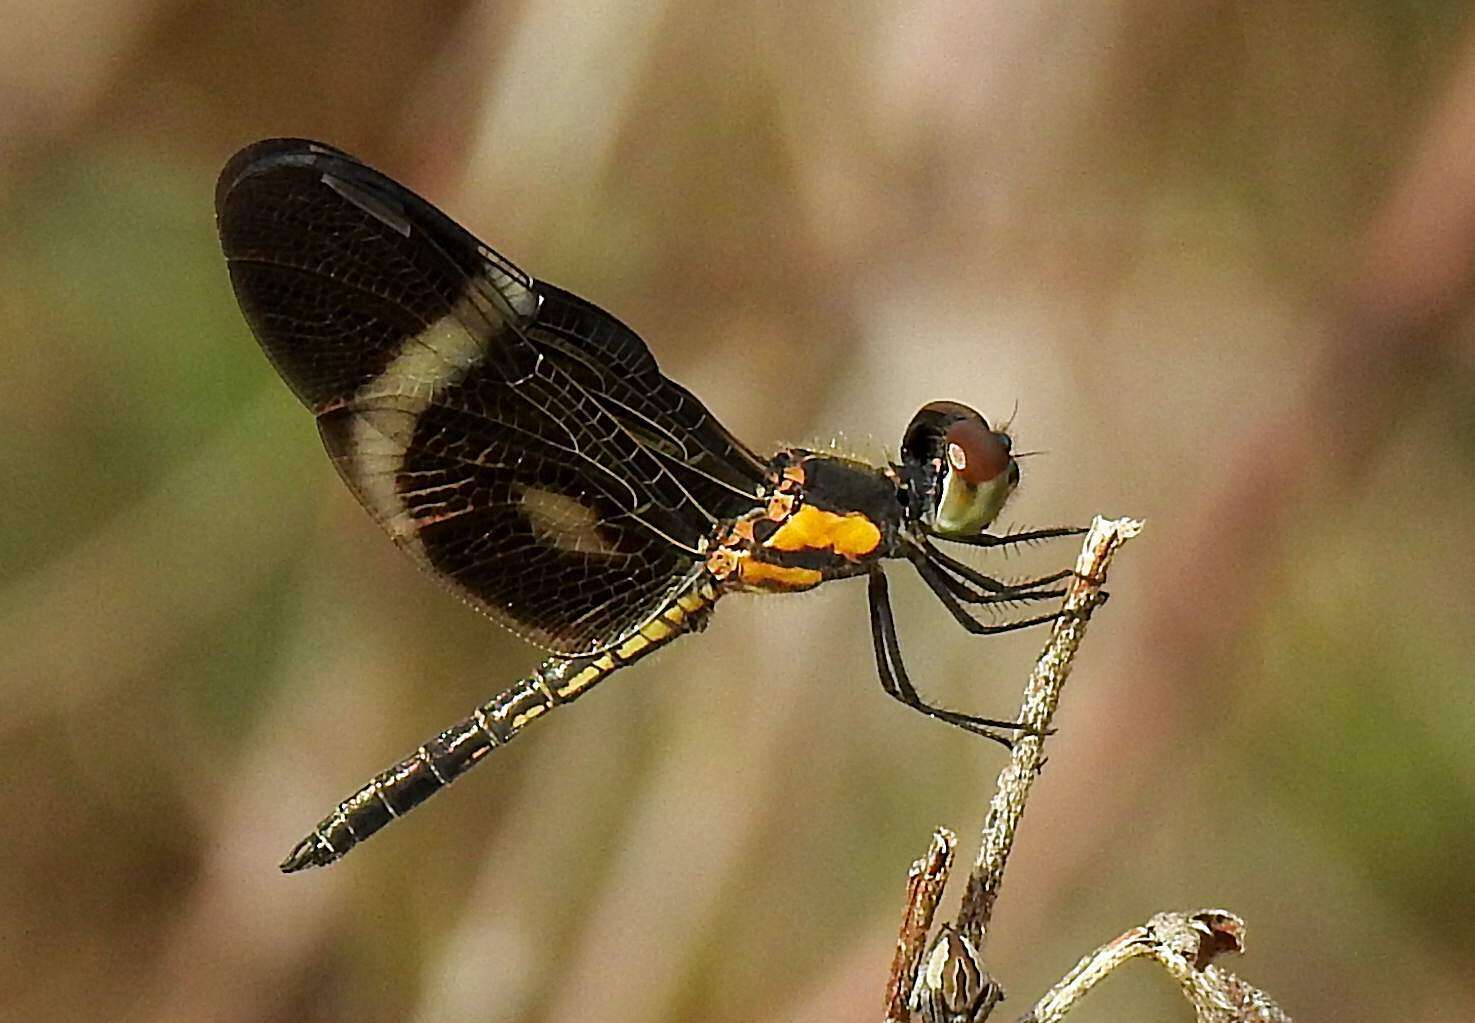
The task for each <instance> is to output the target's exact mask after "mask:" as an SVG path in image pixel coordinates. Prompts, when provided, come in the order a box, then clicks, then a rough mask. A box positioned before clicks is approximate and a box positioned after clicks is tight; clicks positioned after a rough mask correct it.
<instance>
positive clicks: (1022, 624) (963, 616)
mask: <svg viewBox="0 0 1475 1023" xmlns="http://www.w3.org/2000/svg"><path fill="white" fill-rule="evenodd" d="M917 574H918V575H920V576H921V577H922V581H923V582H925V583H926V584H927V586H928V587H929V588H930V589H931V590H932V592H933V593H935V594H937V599H938V600H940V601H942V606H943V607H945V608H947V609H948V612H949V613H950V614H951V615H952V616H953V617H954V618H956V619H957V620H958V624H959V625H961V626H963V628H965V629H967V630H968V631H969V632H971V633H972V634H973V635H975V636H995V635H998V634H999V633H1001V632H1013V631H1015V630H1016V629H1028V628H1030V627H1031V626H1033V625H1044V624H1045V623H1047V622H1053V621H1054V620H1055V619H1057V618H1059V617H1060V612H1059V611H1053V612H1051V613H1050V614H1047V615H1035V616H1034V617H1033V618H1021V619H1020V620H1019V621H1016V622H1003V623H1001V624H999V625H989V624H987V623H985V622H980V621H979V620H978V619H976V618H974V617H973V616H972V615H970V614H969V613H968V609H967V608H965V607H964V606H963V605H962V603H961V602H960V601H959V600H958V598H957V597H955V596H953V593H952V591H951V590H949V589H948V586H947V583H946V582H945V581H944V580H943V578H942V574H941V573H940V572H938V570H937V569H935V568H933V567H932V566H931V565H929V564H927V563H926V562H925V561H923V562H919V563H918V564H917Z"/></svg>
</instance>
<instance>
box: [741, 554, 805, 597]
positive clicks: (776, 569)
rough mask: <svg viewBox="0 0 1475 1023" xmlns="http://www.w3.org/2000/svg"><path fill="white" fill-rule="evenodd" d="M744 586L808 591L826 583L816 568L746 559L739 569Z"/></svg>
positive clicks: (759, 588)
mask: <svg viewBox="0 0 1475 1023" xmlns="http://www.w3.org/2000/svg"><path fill="white" fill-rule="evenodd" d="M738 578H739V579H741V580H742V581H743V585H744V586H751V587H753V588H754V589H757V590H778V591H783V590H808V589H813V588H814V587H816V586H818V585H819V584H820V583H822V582H824V578H825V577H824V573H823V572H821V571H819V570H818V569H814V568H789V567H786V566H784V565H770V564H768V563H767V562H763V561H758V560H756V559H754V558H744V559H743V560H742V564H741V565H740V566H739V567H738Z"/></svg>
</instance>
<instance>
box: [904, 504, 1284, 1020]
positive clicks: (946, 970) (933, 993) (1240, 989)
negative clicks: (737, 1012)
mask: <svg viewBox="0 0 1475 1023" xmlns="http://www.w3.org/2000/svg"><path fill="white" fill-rule="evenodd" d="M1141 528H1142V523H1140V522H1138V521H1136V520H1134V519H1114V520H1106V519H1102V518H1100V517H1098V518H1097V519H1096V520H1095V522H1093V523H1092V524H1091V529H1090V531H1089V532H1088V533H1087V535H1086V539H1085V542H1084V543H1083V544H1082V547H1081V554H1080V557H1079V558H1078V559H1077V560H1076V568H1075V572H1076V578H1075V581H1074V582H1073V583H1072V585H1071V587H1070V589H1069V590H1068V591H1067V592H1066V597H1065V604H1064V606H1063V608H1062V610H1061V616H1060V619H1059V620H1058V621H1057V622H1056V623H1055V627H1054V630H1053V631H1052V632H1051V635H1050V641H1049V642H1048V643H1047V644H1046V646H1045V649H1044V651H1043V652H1042V653H1041V654H1040V656H1039V659H1038V660H1036V662H1035V667H1034V670H1033V671H1032V672H1031V673H1030V677H1029V682H1028V684H1027V685H1026V686H1025V691H1024V701H1023V704H1022V706H1021V707H1020V711H1019V716H1018V720H1019V721H1020V722H1021V723H1022V724H1024V725H1026V726H1027V727H1028V729H1029V731H1021V732H1018V733H1016V734H1015V736H1014V749H1013V751H1012V753H1011V754H1010V758H1009V763H1008V765H1007V766H1006V767H1005V768H1004V769H1003V770H1002V771H1001V772H999V777H998V781H997V785H996V788H995V792H994V797H993V800H992V802H991V803H990V804H989V812H988V816H987V818H986V819H985V820H984V825H983V833H982V835H981V838H980V843H979V851H978V858H977V859H976V860H975V861H974V864H973V869H972V870H971V871H970V872H969V875H968V887H967V889H966V890H965V891H964V893H963V900H962V905H961V906H960V907H959V910H958V916H957V919H956V920H955V921H954V923H952V924H944V925H943V926H942V928H941V929H940V931H939V934H938V936H937V938H936V939H935V940H934V941H933V943H932V951H931V952H930V953H929V954H928V955H927V956H926V958H925V962H924V960H923V957H922V955H921V950H922V947H923V945H924V944H925V942H926V936H927V931H928V928H929V927H930V925H931V920H932V916H933V914H934V912H935V910H936V907H937V903H938V900H939V899H940V898H941V896H942V886H943V884H944V883H945V882H946V880H947V874H948V868H949V866H950V864H951V862H952V854H953V844H954V839H953V837H952V835H951V833H949V832H947V831H946V830H945V829H939V830H938V831H937V833H936V834H934V836H933V840H932V847H931V848H930V849H929V851H928V853H927V855H926V856H924V857H923V858H922V859H919V860H917V861H916V862H915V863H914V864H912V870H911V873H910V874H909V875H908V879H907V909H906V913H905V915H904V917H903V919H902V927H901V933H900V935H899V936H898V938H897V950H896V957H895V959H894V960H893V962H892V966H891V977H890V981H889V983H888V984H887V988H886V1020H887V1023H905V1021H907V1020H908V1019H909V1018H910V1013H911V1012H917V1013H919V1014H920V1015H921V1016H922V1018H923V1019H924V1020H926V1021H927V1023H976V1021H980V1020H983V1019H985V1018H987V1016H988V1015H989V1013H990V1012H991V1011H993V1008H994V1006H995V1005H996V1004H997V1003H998V1002H999V1001H1000V1000H1001V999H1002V998H1003V989H1002V988H1001V987H1000V986H999V984H998V983H997V982H996V981H995V980H994V979H993V978H992V977H991V976H990V975H989V974H988V972H987V971H986V970H985V969H984V966H983V962H982V954H981V949H982V948H983V943H984V939H985V937H986V936H987V933H988V925H989V921H990V920H991V919H992V916H993V910H994V905H995V903H996V902H997V901H998V896H999V889H1000V887H1001V886H1002V885H1003V880H1004V867H1005V865H1006V863H1007V862H1008V859H1009V851H1010V849H1011V848H1013V845H1014V836H1015V834H1016V833H1017V831H1018V828H1019V821H1020V818H1021V816H1022V815H1023V813H1024V804H1025V801H1026V799H1027V798H1028V797H1029V791H1030V788H1031V786H1032V785H1033V784H1034V780H1035V778H1036V776H1037V775H1038V774H1039V773H1040V768H1041V767H1042V766H1043V765H1044V750H1043V746H1044V739H1043V738H1042V737H1043V736H1044V735H1045V734H1047V733H1048V730H1049V726H1050V721H1051V719H1052V718H1053V717H1054V715H1055V710H1056V708H1057V707H1058V706H1059V704H1060V695H1061V692H1062V690H1063V689H1064V687H1065V680H1066V678H1067V677H1068V676H1069V674H1070V668H1071V662H1072V660H1073V659H1074V657H1075V653H1076V650H1077V649H1079V647H1080V644H1081V639H1082V637H1083V636H1084V635H1085V631H1086V623H1087V622H1088V621H1089V619H1090V617H1091V612H1092V611H1094V610H1095V609H1096V608H1097V607H1099V606H1100V605H1101V603H1102V601H1103V600H1105V596H1106V595H1105V594H1104V593H1103V592H1102V590H1101V587H1102V585H1103V584H1104V582H1105V579H1106V570H1107V567H1108V566H1109V565H1110V562H1111V559H1112V556H1113V555H1114V554H1115V553H1116V550H1117V548H1119V547H1120V546H1121V545H1122V544H1123V543H1125V542H1126V541H1127V540H1130V539H1131V538H1132V537H1134V536H1136V535H1137V533H1138V532H1139V531H1140V530H1141ZM1243 940H1244V921H1242V920H1240V919H1239V918H1238V917H1236V916H1234V915H1233V914H1232V913H1229V912H1228V911H1226V910H1217V909H1205V910H1199V911H1198V912H1196V913H1191V914H1190V913H1161V914H1159V915H1157V916H1155V917H1153V918H1152V919H1151V920H1149V921H1148V922H1147V924H1145V925H1144V926H1142V927H1136V928H1133V929H1132V930H1129V931H1127V932H1126V933H1124V934H1122V935H1121V936H1119V937H1118V938H1116V939H1115V940H1113V941H1111V942H1108V943H1107V944H1105V945H1103V946H1102V947H1101V948H1099V949H1097V950H1096V951H1095V952H1093V953H1092V954H1091V955H1089V956H1087V957H1086V958H1084V959H1082V960H1081V961H1080V963H1078V964H1077V965H1076V967H1075V969H1074V970H1072V971H1071V972H1070V973H1069V974H1068V975H1067V976H1066V977H1065V978H1064V979H1063V980H1062V981H1061V982H1060V983H1059V984H1057V985H1056V986H1055V987H1054V988H1052V989H1051V990H1050V991H1049V992H1048V993H1047V994H1046V995H1045V996H1044V997H1043V998H1041V999H1040V1000H1039V1002H1037V1003H1036V1004H1035V1006H1034V1008H1033V1009H1031V1010H1030V1011H1029V1012H1028V1013H1026V1014H1025V1015H1024V1016H1023V1017H1022V1018H1021V1023H1056V1021H1058V1020H1059V1019H1061V1018H1062V1017H1063V1016H1064V1015H1065V1013H1066V1012H1068V1011H1069V1010H1070V1009H1071V1008H1072V1007H1073V1006H1074V1005H1075V1004H1076V1003H1077V1002H1078V1001H1079V1000H1080V999H1081V998H1082V997H1083V996H1084V995H1085V994H1086V992H1087V991H1089V990H1091V988H1092V987H1094V986H1095V985H1096V984H1097V983H1098V982H1099V981H1100V980H1101V979H1102V978H1103V977H1105V976H1106V974H1108V973H1110V972H1111V971H1112V970H1113V969H1115V968H1116V967H1118V966H1120V965H1121V964H1122V963H1124V962H1126V961H1127V960H1129V959H1134V958H1138V957H1143V956H1146V957H1148V958H1151V959H1154V960H1155V961H1157V962H1158V963H1159V964H1161V965H1162V966H1163V968H1164V969H1166V970H1167V971H1168V972H1169V973H1171V974H1172V975H1173V977H1174V978H1175V979H1177V980H1178V982H1179V985H1180V986H1181V987H1182V989H1183V993H1184V997H1185V998H1187V999H1188V1000H1189V1002H1190V1003H1191V1004H1192V1005H1193V1007H1194V1011H1195V1013H1196V1014H1197V1017H1198V1020H1199V1023H1290V1017H1289V1016H1287V1015H1286V1014H1285V1013H1284V1012H1282V1011H1281V1010H1280V1008H1279V1007H1277V1006H1276V1005H1275V1003H1274V1002H1273V1001H1272V1000H1271V999H1270V997H1269V996H1268V995H1266V994H1265V993H1264V992H1262V991H1259V990H1258V989H1256V988H1253V987H1251V986H1249V985H1248V984H1246V983H1244V982H1243V981H1241V980H1240V979H1239V978H1238V977H1236V976H1235V975H1234V974H1232V973H1229V972H1228V971H1226V970H1221V969H1220V968H1219V967H1217V966H1214V965H1213V962H1212V961H1213V959H1214V958H1215V957H1216V956H1218V955H1220V954H1221V953H1223V952H1226V951H1234V952H1242V951H1243V949H1244V944H1243ZM908 992H910V997H909V996H908Z"/></svg>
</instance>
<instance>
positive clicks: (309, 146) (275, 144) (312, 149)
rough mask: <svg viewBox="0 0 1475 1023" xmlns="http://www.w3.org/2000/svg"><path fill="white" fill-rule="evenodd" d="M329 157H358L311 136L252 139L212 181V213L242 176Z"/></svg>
mask: <svg viewBox="0 0 1475 1023" xmlns="http://www.w3.org/2000/svg"><path fill="white" fill-rule="evenodd" d="M323 156H326V157H331V158H334V159H339V160H352V161H353V162H354V163H358V162H359V161H358V160H357V159H355V158H354V157H353V156H350V155H349V154H348V153H345V152H344V151H343V150H341V149H338V148H336V147H334V146H330V145H328V144H327V143H326V142H317V141H315V140H313V139H302V138H271V139H261V140H260V141H257V142H252V143H251V144H250V145H247V146H245V147H243V148H241V149H240V150H238V151H237V152H236V154H235V155H234V156H232V157H231V158H230V159H229V160H227V161H226V163H225V167H224V168H223V169H222V170H221V172H220V178H219V180H217V181H216V183H215V217H216V219H217V220H219V219H220V216H221V214H222V213H223V212H224V210H225V202H226V199H227V198H228V197H229V195H230V192H231V189H233V188H235V186H236V185H237V184H239V183H240V182H241V181H242V180H243V179H245V178H247V177H250V176H251V175H253V174H259V173H261V172H262V171H265V170H270V169H271V168H273V167H280V166H291V165H298V166H303V165H306V164H309V163H311V162H312V161H313V160H314V159H315V158H317V157H323Z"/></svg>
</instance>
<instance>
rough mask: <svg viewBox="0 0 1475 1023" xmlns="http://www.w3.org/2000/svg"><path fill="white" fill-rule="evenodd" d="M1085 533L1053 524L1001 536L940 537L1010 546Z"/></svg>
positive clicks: (974, 543) (978, 543)
mask: <svg viewBox="0 0 1475 1023" xmlns="http://www.w3.org/2000/svg"><path fill="white" fill-rule="evenodd" d="M1085 535H1086V530H1085V529H1084V528H1082V527H1080V526H1055V527H1052V528H1050V529H1029V530H1025V531H1023V532H1019V533H1005V534H1004V535H1003V536H994V535H992V534H991V533H980V534H979V535H977V536H969V537H960V536H945V537H943V538H942V539H944V540H948V541H951V542H953V543H965V544H968V545H969V546H970V547H1012V546H1014V545H1015V544H1020V543H1035V542H1036V541H1039V540H1054V539H1056V538H1057V537H1062V536H1085Z"/></svg>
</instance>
